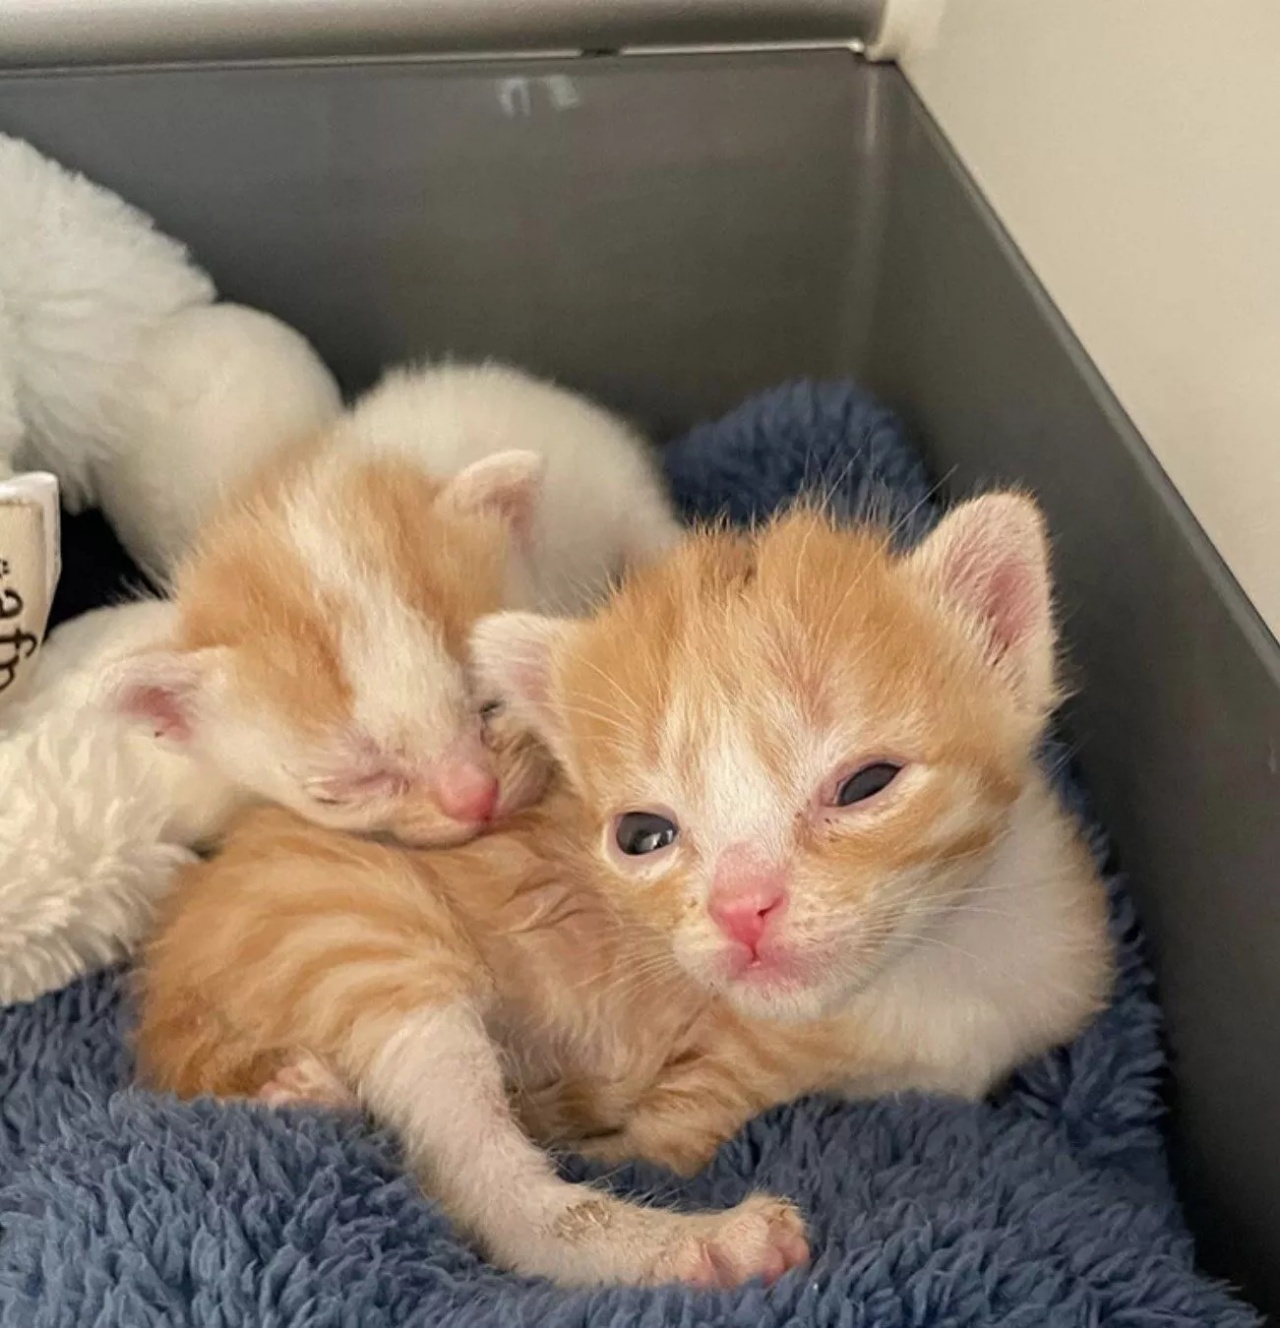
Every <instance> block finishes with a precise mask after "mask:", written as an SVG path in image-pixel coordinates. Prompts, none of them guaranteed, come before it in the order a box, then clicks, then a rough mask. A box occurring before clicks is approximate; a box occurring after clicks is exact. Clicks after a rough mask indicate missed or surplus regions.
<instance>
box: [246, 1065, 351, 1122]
mask: <svg viewBox="0 0 1280 1328" xmlns="http://www.w3.org/2000/svg"><path fill="white" fill-rule="evenodd" d="M255 1096H256V1097H257V1099H258V1101H259V1102H265V1103H266V1104H267V1106H269V1107H295V1106H311V1107H332V1108H334V1109H335V1110H345V1109H348V1108H354V1107H355V1106H356V1096H355V1094H354V1093H352V1091H351V1090H350V1089H349V1088H348V1087H347V1086H346V1084H344V1083H343V1082H342V1080H341V1079H339V1078H338V1076H337V1075H336V1074H334V1073H333V1071H332V1070H330V1069H329V1067H328V1066H327V1065H325V1063H324V1062H323V1061H321V1060H319V1059H318V1058H317V1057H315V1056H307V1055H303V1056H299V1057H298V1058H297V1059H296V1060H292V1061H288V1062H286V1063H285V1064H284V1065H282V1066H281V1067H280V1069H279V1070H278V1071H277V1072H276V1074H275V1075H274V1077H273V1078H271V1079H269V1080H267V1082H266V1083H265V1084H263V1085H262V1087H261V1088H260V1089H258V1091H257V1094H256V1095H255Z"/></svg>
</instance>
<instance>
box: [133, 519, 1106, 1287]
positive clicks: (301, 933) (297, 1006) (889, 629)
mask: <svg viewBox="0 0 1280 1328" xmlns="http://www.w3.org/2000/svg"><path fill="white" fill-rule="evenodd" d="M1046 557H1047V551H1046V546H1045V541H1044V535H1043V531H1042V529H1041V526H1040V522H1039V518H1038V515H1037V514H1036V512H1035V509H1034V506H1033V505H1032V504H1031V503H1030V502H1029V501H1028V500H1026V499H1022V498H1018V497H995V498H988V499H983V500H978V501H976V502H975V503H972V504H969V505H967V506H965V507H962V508H960V509H958V510H957V511H956V512H955V513H953V514H952V516H951V517H949V518H948V519H947V521H945V522H944V523H943V525H942V527H940V529H939V530H938V531H937V532H936V533H935V534H934V535H933V536H932V537H931V538H930V539H929V540H928V541H927V542H926V543H925V544H924V545H923V546H922V547H921V548H920V549H919V550H918V551H916V552H914V553H912V554H910V555H906V556H901V555H896V554H894V553H892V552H891V551H890V549H889V547H888V545H887V543H886V541H885V539H884V537H883V535H882V534H880V533H877V532H866V531H843V530H838V529H836V528H835V527H834V526H833V525H831V524H830V523H829V522H828V521H827V520H826V519H825V518H824V517H823V516H822V515H821V514H819V513H814V512H798V513H795V514H792V515H790V516H788V517H784V518H782V519H780V520H779V521H777V522H776V523H774V524H773V525H772V526H770V527H768V528H766V529H765V530H763V531H762V532H760V533H758V534H756V535H752V536H740V535H734V534H729V533H714V532H713V533H707V534H704V535H701V536H697V537H695V538H693V539H691V540H690V541H689V542H688V543H687V544H686V545H685V546H684V547H683V548H681V549H679V550H677V551H676V552H675V553H673V554H672V555H671V556H670V557H669V558H668V559H667V560H666V561H665V562H664V563H663V564H661V565H660V566H656V567H654V568H652V569H650V570H648V571H646V572H644V573H642V574H638V575H636V576H634V577H632V578H631V579H630V580H629V581H628V582H627V583H626V584H625V585H624V586H623V587H622V588H621V589H620V590H619V591H618V592H617V594H616V595H615V596H614V597H613V599H612V600H611V601H610V603H609V604H608V605H606V606H605V607H604V608H603V609H602V610H601V611H600V612H599V613H598V614H596V615H595V617H594V618H593V619H591V620H589V621H585V622H579V621H567V620H566V621H557V620H549V619H542V618H536V617H531V616H529V615H523V614H504V615H499V616H498V617H496V618H493V619H490V620H487V621H486V622H484V623H482V624H481V627H480V629H479V630H478V631H477V633H476V636H475V642H474V645H475V650H476V664H477V667H478V668H479V669H480V671H481V673H482V675H483V676H484V677H485V679H486V681H487V683H488V684H489V685H490V686H492V687H493V688H495V689H497V691H498V692H499V693H500V694H501V695H502V696H503V697H504V699H505V702H506V705H507V711H506V714H505V716H504V718H503V721H502V724H503V731H504V733H509V734H510V735H511V738H510V740H511V741H513V742H514V741H520V740H522V739H521V737H520V735H521V734H522V733H523V731H524V728H525V727H526V726H527V727H529V728H531V729H533V730H534V731H536V732H537V733H538V734H539V735H540V736H541V738H542V739H543V740H544V741H546V742H547V743H548V744H549V745H550V746H551V747H552V749H553V750H554V751H555V752H556V754H557V755H558V757H559V758H560V761H561V763H562V765H563V768H564V772H565V774H564V778H563V781H562V782H560V783H558V784H557V786H556V787H555V789H554V790H553V791H552V792H551V794H550V795H549V796H548V797H547V799H546V800H544V801H543V802H542V803H541V804H540V805H539V806H537V807H534V808H531V809H528V810H526V811H524V812H522V813H520V814H519V815H517V816H516V817H515V818H513V819H512V821H511V822H510V823H509V824H508V825H507V826H505V827H504V828H502V829H501V830H498V831H496V832H494V833H492V834H490V835H487V836H484V837H482V838H480V839H478V840H475V841H473V842H472V843H469V844H467V845H464V846H458V847H453V848H446V849H440V850H436V851H432V852H413V851H407V850H403V849H396V848H391V847H387V846H383V845H378V844H373V843H370V842H366V841H361V840H355V839H350V838H346V837H344V836H342V835H340V834H337V833H334V832H329V831H321V830H318V829H316V828H315V827H312V826H308V825H306V824H304V823H302V822H301V821H299V820H297V819H296V818H294V817H293V816H291V815H289V814H288V813H286V812H283V811H259V812H255V813H251V814H249V815H247V816H246V817H244V818H243V819H242V820H241V822H240V823H239V824H238V826H237V827H236V828H235V829H234V831H233V832H232V834H231V836H230V838H229V840H228V843H227V846H226V848H225V849H224V851H223V852H222V853H221V854H220V856H219V857H218V858H216V859H214V860H213V861H211V862H208V863H206V864H203V865H201V866H198V867H195V868H193V869H192V870H191V871H190V872H189V874H188V876H187V878H186V880H185V881H184V882H183V883H182V885H181V887H180V888H179V889H178V890H177V891H175V892H174V894H173V896H172V898H171V900H170V902H169V904H168V906H167V909H166V913H165V916H164V917H163V919H162V921H161V925H160V928H159V931H158V934H157V938H156V940H155V942H154V944H153V945H152V946H151V948H150V950H149V952H148V954H147V956H146V961H145V966H144V973H143V977H144V985H143V999H142V1017H141V1022H140V1030H139V1055H140V1063H141V1066H142V1068H143V1072H144V1074H145V1076H146V1078H147V1080H148V1081H149V1082H150V1083H152V1084H153V1085H156V1086H158V1087H163V1088H168V1089H172V1090H174V1091H177V1092H179V1093H182V1094H184V1095H191V1094H196V1093H201V1092H212V1093H229V1094H249V1095H252V1094H265V1095H266V1096H267V1097H268V1098H269V1100H273V1101H279V1100H282V1099H287V1098H288V1097H289V1096H291V1095H296V1093H297V1092H301V1094H302V1095H303V1096H305V1095H307V1090H306V1089H305V1088H303V1089H301V1090H295V1089H293V1088H290V1087H289V1085H296V1084H298V1083H303V1084H306V1083H308V1082H310V1083H323V1082H325V1076H329V1077H330V1080H331V1082H332V1085H333V1088H332V1091H331V1092H325V1091H321V1092H320V1095H323V1096H327V1097H330V1098H333V1097H335V1096H336V1097H338V1098H341V1097H342V1095H343V1094H344V1093H350V1094H358V1095H359V1096H360V1097H361V1099H362V1100H363V1101H364V1103H365V1104H366V1105H367V1106H368V1107H369V1108H370V1109H371V1110H372V1111H373V1112H374V1113H375V1114H376V1115H378V1116H379V1117H381V1118H382V1119H384V1120H386V1121H387V1122H388V1123H389V1124H391V1125H392V1126H393V1127H395V1128H396V1129H398V1130H399V1131H400V1132H401V1134H402V1136H403V1137H404V1138H405V1140H406V1144H407V1147H408V1153H409V1157H410V1159H411V1161H412V1163H413V1164H414V1165H416V1166H417V1167H418V1168H419V1169H420V1171H421V1174H422V1175H423V1177H424V1181H425V1183H426V1184H427V1185H428V1186H429V1188H430V1189H431V1190H432V1191H433V1192H434V1193H436V1194H438V1195H439V1196H440V1197H441V1199H442V1201H443V1202H444V1203H445V1204H446V1206H447V1207H448V1208H449V1210H450V1211H451V1212H452V1213H453V1214H454V1216H455V1217H456V1218H457V1219H458V1220H459V1221H460V1222H462V1223H463V1224H464V1225H466V1226H467V1227H468V1228H469V1229H470V1230H472V1231H473V1232H474V1233H475V1235H476V1237H477V1238H478V1239H479V1240H480V1241H481V1242H482V1243H483V1244H484V1246H485V1247H486V1248H487V1249H488V1250H489V1251H490V1252H491V1253H492V1254H493V1256H494V1257H495V1258H496V1259H498V1260H499V1261H501V1262H503V1263H506V1264H508V1265H509V1266H512V1267H516V1268H519V1269H522V1270H524V1271H530V1272H538V1273H543V1274H546V1275H549V1276H552V1277H555V1278H557V1279H558V1280H561V1281H564V1282H568V1283H574V1282H589V1281H609V1280H622V1281H632V1282H646V1281H655V1280H662V1279H664V1278H668V1277H680V1278H685V1279H688V1280H693V1281H696V1282H718V1283H729V1282H733V1281H737V1280H740V1279H741V1278H743V1277H749V1276H753V1275H763V1276H766V1277H771V1276H775V1275H777V1274H778V1273H780V1272H782V1271H783V1270H785V1268H787V1267H789V1266H791V1265H793V1264H794V1263H796V1262H798V1261H799V1260H801V1259H802V1258H803V1257H804V1243H803V1238H802V1229H801V1227H800V1225H799V1220H798V1218H797V1217H796V1215H795V1214H794V1211H793V1210H791V1209H790V1208H788V1207H787V1206H786V1205H785V1204H783V1203H782V1202H781V1201H777V1200H771V1199H765V1198H760V1199H753V1200H751V1201H749V1202H748V1204H747V1205H746V1206H745V1207H740V1208H738V1209H733V1210H730V1211H729V1212H728V1213H726V1214H718V1215H706V1214H695V1215H675V1214H667V1213H661V1212H657V1211H653V1210H647V1211H646V1210H640V1209H635V1208H631V1207H628V1206H627V1205H624V1204H621V1203H620V1202H619V1201H617V1200H614V1199H610V1198H607V1197H605V1196H602V1195H598V1194H595V1193H593V1192H587V1193H585V1194H584V1193H583V1192H582V1190H581V1189H579V1188H578V1187H574V1186H569V1185H565V1184H564V1183H563V1182H560V1181H559V1180H558V1179H557V1178H555V1176H554V1175H553V1174H552V1173H551V1171H550V1169H549V1168H548V1166H547V1164H546V1163H545V1159H543V1158H542V1156H541V1154H540V1153H538V1152H537V1150H536V1149H534V1148H533V1147H532V1145H531V1144H530V1143H529V1141H528V1137H531V1138H532V1139H534V1140H536V1141H538V1142H539V1143H541V1144H544V1145H545V1144H557V1145H569V1146H573V1147H577V1148H581V1149H583V1150H584V1151H587V1152H590V1153H592V1154H594V1155H596V1156H599V1157H602V1158H606V1159H617V1158H623V1157H631V1156H640V1157H646V1158H650V1159H652V1160H654V1161H657V1162H661V1163H664V1164H666V1165H668V1166H671V1167H674V1168H676V1169H678V1170H685V1171H687V1170H691V1169H694V1168H696V1167H698V1166H700V1165H702V1164H703V1163H704V1162H705V1161H706V1160H707V1158H708V1157H709V1156H710V1155H711V1153H712V1152H713V1151H714V1150H715V1148H716V1147H717V1146H718V1145H719V1144H720V1143H721V1142H722V1141H724V1140H725V1139H727V1138H728V1137H730V1136H731V1135H732V1134H733V1133H734V1132H735V1131H736V1130H737V1129H738V1128H739V1127H740V1126H741V1125H742V1123H743V1122H744V1121H745V1120H747V1119H748V1118H749V1117H751V1116H752V1115H754V1114H755V1113H756V1112H758V1111H760V1110H762V1109H763V1108H765V1107H767V1106H769V1105H771V1104H774V1103H777V1102H782V1101H786V1100H789V1099H791V1098H793V1097H796V1096H798V1095H800V1094H803V1093H808V1092H811V1091H816V1090H827V1091H834V1092H842V1093H849V1094H862V1093H878V1092H884V1091H895V1090H901V1089H909V1088H919V1089H924V1090H936V1091H943V1092H948V1093H958V1094H962V1095H967V1096H976V1095H980V1094H982V1093H984V1092H986V1091H987V1090H988V1088H990V1087H991V1085H992V1084H993V1083H995V1082H997V1081H998V1080H999V1079H1000V1078H1001V1077H1003V1076H1004V1075H1005V1074H1006V1073H1007V1072H1008V1071H1009V1070H1010V1069H1011V1068H1012V1067H1013V1066H1014V1065H1015V1064H1016V1063H1017V1062H1018V1061H1020V1060H1021V1059H1023V1058H1025V1057H1027V1056H1030V1055H1034V1054H1036V1053H1037V1052H1040V1051H1042V1050H1044V1049H1045V1048H1047V1047H1049V1046H1051V1045H1053V1044H1054V1043H1056V1042H1058V1041H1061V1040H1063V1039H1065V1038H1068V1037H1070V1036H1071V1035H1072V1034H1073V1033H1075V1032H1076V1031H1077V1030H1078V1029H1079V1027H1080V1026H1081V1025H1082V1023H1083V1022H1084V1021H1085V1020H1086V1019H1087V1018H1088V1017H1089V1016H1090V1014H1091V1013H1092V1012H1093V1011H1094V1010H1096V1009H1097V1008H1098V1006H1099V1005H1100V1003H1101V1002H1102V1001H1103V1000H1104V999H1105V995H1106V992H1107V989H1108V983H1109V976H1110V960H1109V951H1108V946H1107V941H1106V931H1105V910H1104V907H1103V901H1102V893H1101V890H1100V887H1099V883H1098V881H1097V878H1096V875H1095V873H1094V870H1093V867H1092V864H1091V862H1090V859H1089V856H1088V853H1087V852H1086V850H1085V848H1084V847H1083V845H1082V844H1081V843H1080V841H1079V839H1078V836H1077V834H1076V832H1075V828H1074V826H1073V824H1072V823H1071V821H1070V820H1069V818H1068V817H1067V816H1066V815H1065V814H1064V813H1063V811H1062V810H1061V809H1060V808H1059V806H1058V805H1057V803H1056V801H1055V799H1054V797H1053V795H1052V793H1051V791H1050V790H1049V789H1048V787H1047V785H1046V783H1045V780H1044V777H1043V775H1042V774H1041V773H1040V771H1039V768H1038V766H1037V764H1036V761H1035V748H1036V744H1037V742H1038V740H1039V737H1040V734H1041V730H1042V728H1043V725H1044V722H1045V719H1046V716H1047V714H1048V712H1049V710H1050V709H1051V708H1052V706H1053V704H1054V703H1055V701H1056V688H1055V684H1054V671H1053V665H1052V651H1053V638H1052V627H1051V622H1050V618H1049V600H1048V573H1047V562H1046ZM868 762H870V766H868ZM877 763H878V764H879V765H880V766H886V765H890V764H892V765H893V767H894V769H895V770H896V773H895V774H894V775H893V776H892V777H891V778H888V779H884V775H883V771H881V773H880V776H878V777H877V780H876V781H873V782H877V783H878V782H879V781H880V780H882V779H884V782H883V786H882V787H878V788H877V789H876V791H875V792H874V793H873V794H872V795H871V796H869V797H867V798H865V799H861V798H860V799H858V800H856V801H854V802H851V803H849V804H848V805H845V804H843V803H841V802H840V801H839V800H838V799H837V798H836V797H835V794H834V792H833V790H837V789H841V788H843V787H844V786H845V783H846V782H847V778H848V772H849V771H853V772H854V773H855V774H857V773H858V772H860V771H862V770H865V769H867V768H873V767H875V766H876V765H877ZM637 812H641V813H644V814H646V815H648V814H656V813H657V812H661V814H662V815H663V817H665V818H667V820H668V822H669V823H670V824H671V825H672V826H673V827H674V828H675V831H676V834H675V837H674V838H673V839H672V840H671V841H670V842H669V843H665V844H662V845H660V846H659V847H657V848H655V849H654V850H653V851H652V852H650V851H648V850H647V849H646V851H645V852H644V853H641V854H634V855H629V854H627V853H623V852H620V849H619V843H618V835H619V827H620V819H619V818H621V817H626V816H628V815H631V814H635V813H637ZM760 889H767V890H768V891H769V892H770V896H769V898H770V900H772V902H771V903H770V907H769V909H768V910H762V912H767V913H768V917H767V918H765V920H764V922H763V923H760V922H759V920H758V919H757V920H756V922H751V923H750V930H749V935H750V938H751V939H750V940H749V941H744V940H743V939H742V936H743V935H744V934H745V933H743V932H742V931H741V927H742V925H743V923H742V919H743V916H744V915H743V913H742V911H741V908H740V907H739V906H740V905H741V904H742V901H743V899H744V898H745V899H746V900H747V902H748V904H749V905H751V907H754V904H753V902H752V901H754V900H755V898H756V896H755V894H753V893H752V892H756V891H759V890H760ZM774 895H776V896H777V898H776V899H774ZM726 900H727V901H728V903H727V904H726ZM726 909H727V911H726ZM735 910H736V911H735ZM748 911H749V910H748ZM748 951H749V953H747V952H748ZM308 1066H310V1067H312V1070H314V1071H315V1072H316V1073H315V1074H312V1076H311V1077H310V1078H308V1073H304V1072H300V1067H302V1070H304V1071H305V1068H306V1067H308ZM299 1076H300V1077H299ZM282 1086H283V1087H282ZM518 1125H519V1126H523V1130H524V1133H523V1134H522V1133H521V1130H520V1129H519V1128H518ZM526 1136H528V1137H526ZM495 1177H501V1178H502V1180H501V1184H500V1185H498V1182H497V1181H496V1180H495ZM494 1185H498V1189H497V1191H495V1192H496V1193H497V1196H498V1197H496V1198H495V1197H493V1196H492V1195H491V1193H490V1191H491V1189H492V1187H493V1186H494ZM486 1195H490V1197H488V1198H486V1197H485V1196H486Z"/></svg>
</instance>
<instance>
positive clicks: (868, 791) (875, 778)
mask: <svg viewBox="0 0 1280 1328" xmlns="http://www.w3.org/2000/svg"><path fill="white" fill-rule="evenodd" d="M901 769H902V767H901V766H900V765H894V764H893V762H892V761H876V762H874V763H873V764H872V765H864V766H863V767H862V769H861V770H859V771H858V772H857V773H856V774H852V775H850V776H849V778H848V779H846V780H845V781H844V783H843V784H841V785H840V787H839V788H838V789H837V790H836V802H835V805H836V806H837V807H852V806H853V804H854V803H855V802H866V800H867V799H868V798H874V797H875V795H876V794H877V793H879V792H881V790H883V789H887V788H888V787H889V785H890V784H892V783H893V781H894V780H895V779H897V777H898V772H899V771H900V770H901Z"/></svg>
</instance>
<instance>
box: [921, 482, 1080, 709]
mask: <svg viewBox="0 0 1280 1328" xmlns="http://www.w3.org/2000/svg"><path fill="white" fill-rule="evenodd" d="M908 562H909V564H910V565H912V566H913V567H914V568H916V569H917V570H918V571H919V572H920V573H921V574H922V575H923V576H924V578H925V580H926V583H927V584H928V585H929V587H930V590H931V592H932V593H933V594H934V595H936V596H937V598H938V599H939V601H940V602H941V604H942V606H943V607H944V608H945V609H948V610H950V611H952V612H954V613H958V614H960V615H961V616H962V617H964V618H965V619H966V620H967V621H968V623H969V624H970V625H971V627H972V628H973V629H974V630H975V631H976V632H978V633H980V641H981V644H982V647H983V650H984V651H985V653H986V657H987V659H988V661H989V662H990V664H991V665H992V667H994V668H995V669H997V670H998V671H999V672H1000V673H1001V675H1002V676H1004V677H1005V678H1006V679H1007V680H1008V682H1009V683H1010V684H1011V685H1012V687H1013V689H1014V691H1015V693H1016V695H1017V697H1018V699H1019V701H1020V702H1021V703H1022V704H1023V705H1024V706H1025V707H1027V708H1028V709H1030V710H1033V711H1037V712H1047V711H1049V710H1051V709H1052V708H1053V707H1054V705H1055V704H1056V703H1057V700H1058V694H1057V689H1056V687H1055V684H1054V630H1053V606H1052V596H1051V588H1050V577H1049V540H1048V536H1047V534H1046V532H1045V525H1044V518H1043V517H1042V516H1041V514H1040V509H1039V507H1038V506H1037V505H1036V503H1035V501H1034V500H1033V499H1031V498H1028V497H1026V496H1025V495H1023V494H1018V493H992V494H987V495H985V496H983V497H981V498H974V499H971V500H970V501H969V502H967V503H962V504H961V505H960V506H959V507H957V508H955V509H954V510H953V511H951V512H949V513H948V514H947V515H946V516H945V517H944V518H943V519H942V521H941V522H940V523H939V525H938V527H937V529H936V530H934V532H933V533H932V534H931V535H930V536H929V537H928V538H927V539H926V540H925V541H924V543H923V544H921V545H920V546H919V548H917V549H916V550H915V551H914V552H913V553H911V554H909V555H908Z"/></svg>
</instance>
